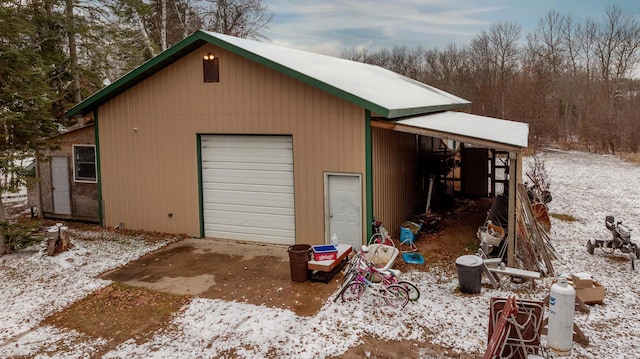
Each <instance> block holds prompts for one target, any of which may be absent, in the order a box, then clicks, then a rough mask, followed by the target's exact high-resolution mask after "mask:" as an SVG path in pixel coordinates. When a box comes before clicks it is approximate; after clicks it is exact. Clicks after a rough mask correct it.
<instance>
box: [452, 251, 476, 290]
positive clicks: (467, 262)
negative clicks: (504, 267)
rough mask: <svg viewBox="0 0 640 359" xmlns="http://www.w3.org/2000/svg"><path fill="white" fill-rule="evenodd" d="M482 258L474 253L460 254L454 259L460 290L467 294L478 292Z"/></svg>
mask: <svg viewBox="0 0 640 359" xmlns="http://www.w3.org/2000/svg"><path fill="white" fill-rule="evenodd" d="M482 264H483V260H482V258H480V257H478V256H475V255H465V256H460V257H458V259H456V268H457V269H458V282H459V283H460V291H461V292H462V293H468V294H479V293H480V288H481V283H482V270H483V269H482Z"/></svg>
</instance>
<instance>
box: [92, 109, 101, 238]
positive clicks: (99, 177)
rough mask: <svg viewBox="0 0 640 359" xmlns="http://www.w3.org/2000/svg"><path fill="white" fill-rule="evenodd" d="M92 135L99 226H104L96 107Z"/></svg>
mask: <svg viewBox="0 0 640 359" xmlns="http://www.w3.org/2000/svg"><path fill="white" fill-rule="evenodd" d="M93 136H94V137H95V142H96V178H97V180H98V217H99V218H100V227H104V218H103V212H102V170H101V167H100V134H99V130H98V109H97V108H96V109H95V110H94V111H93Z"/></svg>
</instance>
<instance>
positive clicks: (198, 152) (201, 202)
mask: <svg viewBox="0 0 640 359" xmlns="http://www.w3.org/2000/svg"><path fill="white" fill-rule="evenodd" d="M200 136H201V135H200V134H196V158H197V160H198V164H197V166H198V214H199V216H200V219H199V221H200V238H204V198H203V196H204V193H203V189H202V144H201V137H200Z"/></svg>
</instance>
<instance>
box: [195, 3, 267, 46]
mask: <svg viewBox="0 0 640 359" xmlns="http://www.w3.org/2000/svg"><path fill="white" fill-rule="evenodd" d="M200 16H201V17H202V18H203V20H204V24H205V28H206V29H207V30H210V31H215V32H219V33H222V34H227V35H233V36H237V37H243V38H251V39H256V40H258V39H265V38H266V36H264V35H263V34H262V33H261V32H262V30H263V29H266V28H267V25H268V24H269V23H270V22H271V19H273V14H272V13H269V11H268V8H267V5H265V4H264V3H263V2H262V0H207V1H205V2H204V5H203V6H202V9H201V12H200Z"/></svg>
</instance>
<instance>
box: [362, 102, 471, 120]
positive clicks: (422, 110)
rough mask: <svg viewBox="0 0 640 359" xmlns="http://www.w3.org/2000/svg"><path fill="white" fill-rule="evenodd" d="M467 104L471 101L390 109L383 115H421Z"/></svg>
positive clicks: (456, 108)
mask: <svg viewBox="0 0 640 359" xmlns="http://www.w3.org/2000/svg"><path fill="white" fill-rule="evenodd" d="M469 106H471V102H466V103H457V104H450V105H439V106H427V107H415V108H403V109H399V110H390V111H389V113H388V114H387V116H385V117H387V118H389V119H391V118H398V117H409V116H415V115H423V114H427V113H433V112H442V111H449V110H459V109H462V108H466V107H469ZM374 112H375V111H374Z"/></svg>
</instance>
